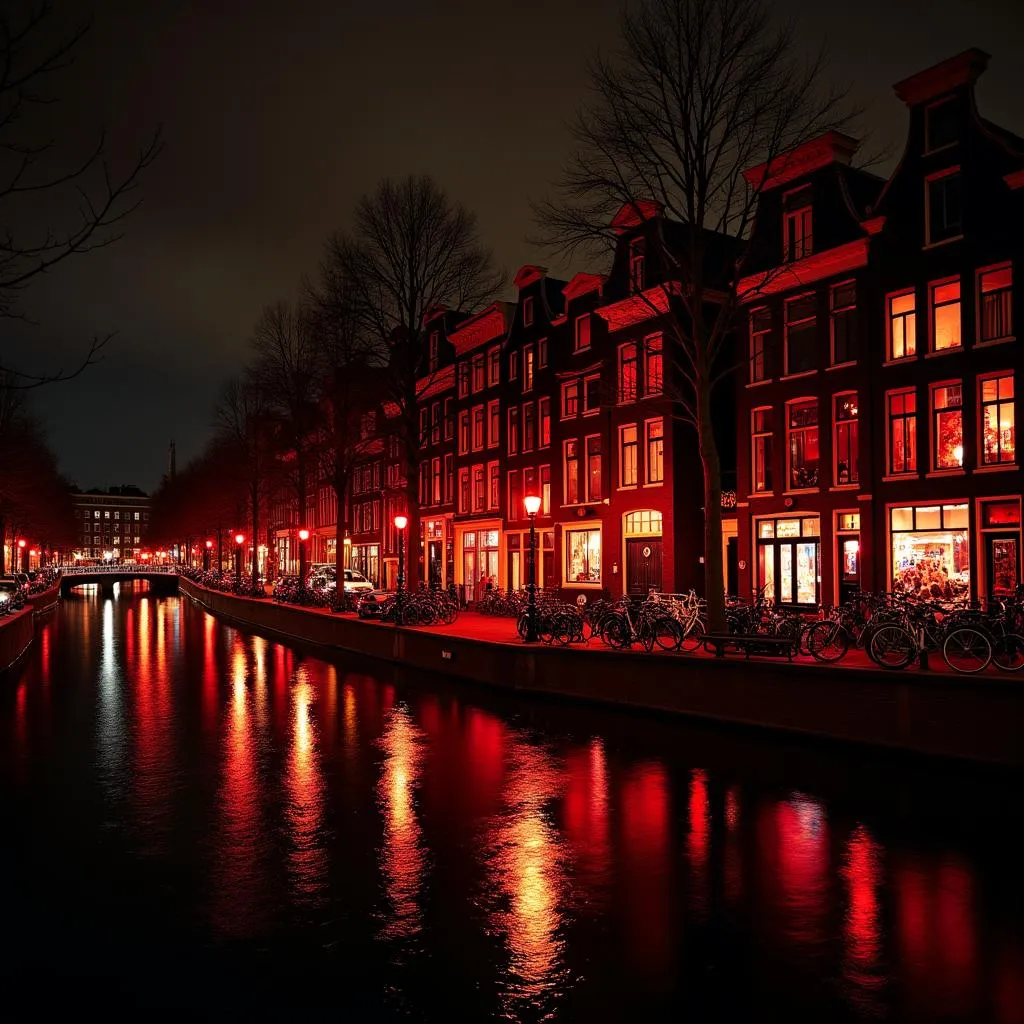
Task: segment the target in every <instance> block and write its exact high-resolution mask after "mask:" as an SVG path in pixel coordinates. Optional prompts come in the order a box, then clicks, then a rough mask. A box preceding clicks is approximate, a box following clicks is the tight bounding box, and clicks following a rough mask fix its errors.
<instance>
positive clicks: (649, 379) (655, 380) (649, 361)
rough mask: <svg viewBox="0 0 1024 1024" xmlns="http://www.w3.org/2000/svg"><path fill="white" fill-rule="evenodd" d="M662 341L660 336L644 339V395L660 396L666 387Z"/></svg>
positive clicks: (655, 335) (654, 335) (653, 335)
mask: <svg viewBox="0 0 1024 1024" xmlns="http://www.w3.org/2000/svg"><path fill="white" fill-rule="evenodd" d="M663 371H664V365H663V362H662V340H661V335H660V334H652V335H651V336H650V337H649V338H644V394H645V395H647V396H650V395H660V394H661V392H662V389H663V387H664V372H663Z"/></svg>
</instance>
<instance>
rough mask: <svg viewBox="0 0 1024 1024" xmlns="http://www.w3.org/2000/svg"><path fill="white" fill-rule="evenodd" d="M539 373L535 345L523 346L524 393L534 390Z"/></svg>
mask: <svg viewBox="0 0 1024 1024" xmlns="http://www.w3.org/2000/svg"><path fill="white" fill-rule="evenodd" d="M536 375H537V363H536V359H535V355H534V348H533V345H532V344H530V345H524V346H523V394H524V395H525V394H526V393H527V392H530V391H532V390H533V384H534V378H535V377H536Z"/></svg>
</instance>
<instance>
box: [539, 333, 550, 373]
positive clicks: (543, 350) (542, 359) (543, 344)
mask: <svg viewBox="0 0 1024 1024" xmlns="http://www.w3.org/2000/svg"><path fill="white" fill-rule="evenodd" d="M547 365H548V339H547V338H541V339H540V341H538V342H537V369H539V370H542V369H544V367H545V366H547Z"/></svg>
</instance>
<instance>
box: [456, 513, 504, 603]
mask: <svg viewBox="0 0 1024 1024" xmlns="http://www.w3.org/2000/svg"><path fill="white" fill-rule="evenodd" d="M500 538H501V529H500V523H499V522H498V521H497V520H494V521H490V520H489V521H488V522H486V523H477V524H474V525H473V526H472V527H461V528H460V529H459V530H458V532H457V536H456V545H457V547H458V550H459V569H460V578H459V580H458V582H459V583H460V584H461V586H462V596H463V600H465V601H467V602H470V601H476V600H477V590H478V589H479V586H480V582H481V580H484V579H493V580H494V582H495V585H497V584H498V549H499V541H500Z"/></svg>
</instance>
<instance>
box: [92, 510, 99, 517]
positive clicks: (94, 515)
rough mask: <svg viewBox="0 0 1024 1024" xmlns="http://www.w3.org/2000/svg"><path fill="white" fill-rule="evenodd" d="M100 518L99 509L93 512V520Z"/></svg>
mask: <svg viewBox="0 0 1024 1024" xmlns="http://www.w3.org/2000/svg"><path fill="white" fill-rule="evenodd" d="M99 517H100V510H99V509H96V510H95V511H94V512H93V518H95V519H99Z"/></svg>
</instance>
